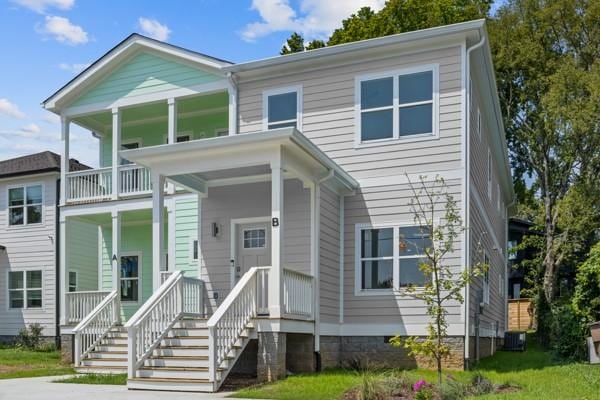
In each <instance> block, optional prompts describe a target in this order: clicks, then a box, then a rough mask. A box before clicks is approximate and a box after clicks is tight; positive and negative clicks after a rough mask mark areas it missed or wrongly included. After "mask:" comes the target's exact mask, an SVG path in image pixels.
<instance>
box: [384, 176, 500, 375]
mask: <svg viewBox="0 0 600 400" xmlns="http://www.w3.org/2000/svg"><path fill="white" fill-rule="evenodd" d="M407 178H408V175H407ZM408 181H409V185H410V188H411V190H412V197H411V201H410V208H411V211H412V214H413V217H414V222H415V224H416V225H417V226H418V227H419V229H420V234H421V235H422V236H430V237H431V240H430V241H429V243H428V244H426V245H425V258H424V259H423V260H422V261H421V262H420V264H419V269H420V270H421V272H423V274H424V275H425V276H431V281H429V282H427V283H426V284H425V286H424V287H420V288H415V287H414V286H408V287H407V288H403V289H401V290H400V293H401V294H403V295H409V296H412V297H414V298H416V299H419V300H422V301H423V302H424V303H425V305H426V307H427V315H429V317H430V321H429V323H428V324H427V336H426V337H425V338H421V337H409V338H407V339H403V338H402V337H401V336H395V337H393V338H392V339H391V340H390V343H391V344H392V345H394V346H404V347H405V348H407V349H409V351H410V355H412V356H417V355H422V356H425V357H430V358H433V359H434V360H435V364H436V367H437V377H438V385H441V384H442V363H443V361H444V359H445V358H447V357H448V356H449V355H450V347H449V346H448V344H447V343H446V342H445V341H444V339H445V338H446V337H447V336H448V331H447V330H448V322H447V320H446V317H447V315H448V303H459V304H462V303H463V302H464V298H463V296H462V291H463V289H464V287H465V286H466V285H467V284H468V283H469V282H471V280H472V279H473V278H475V277H478V276H481V275H482V274H483V273H484V272H485V271H486V270H487V269H488V268H489V266H488V265H484V264H481V263H477V264H476V265H474V266H472V267H470V268H464V269H463V268H459V271H457V268H456V267H454V266H452V265H449V264H448V258H449V257H448V256H450V255H451V254H452V252H453V251H454V250H455V245H456V241H457V240H459V239H460V235H461V234H462V233H463V232H464V230H465V228H464V226H463V221H462V218H461V217H460V209H459V208H458V206H457V204H456V200H454V198H453V196H452V195H451V194H449V190H448V186H447V185H446V183H445V182H444V179H443V178H441V177H436V179H435V181H434V182H433V183H430V182H426V181H425V177H423V176H421V177H420V182H419V186H418V187H415V186H414V185H413V183H412V182H411V181H410V179H409V180H408Z"/></svg>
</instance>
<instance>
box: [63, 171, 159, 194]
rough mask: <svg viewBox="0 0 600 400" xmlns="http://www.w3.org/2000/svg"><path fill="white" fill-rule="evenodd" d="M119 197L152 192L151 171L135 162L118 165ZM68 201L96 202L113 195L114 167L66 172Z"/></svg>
mask: <svg viewBox="0 0 600 400" xmlns="http://www.w3.org/2000/svg"><path fill="white" fill-rule="evenodd" d="M117 176H118V179H119V182H118V185H117V187H118V191H119V193H118V197H127V196H137V195H148V194H150V193H152V179H151V176H150V171H149V170H148V169H147V168H144V167H142V166H139V165H135V164H127V165H121V166H119V167H118V174H117ZM66 179H67V182H66V191H67V196H66V201H67V203H71V204H72V203H94V202H99V201H105V200H110V199H112V198H114V197H115V196H113V177H112V167H106V168H97V169H88V170H84V171H77V172H69V173H68V174H66Z"/></svg>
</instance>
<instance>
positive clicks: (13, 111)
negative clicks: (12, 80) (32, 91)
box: [0, 99, 26, 119]
mask: <svg viewBox="0 0 600 400" xmlns="http://www.w3.org/2000/svg"><path fill="white" fill-rule="evenodd" d="M0 113H2V114H5V115H8V116H9V117H13V118H17V119H23V118H25V117H26V115H25V113H24V112H23V111H21V110H20V109H19V107H18V106H17V105H16V104H14V103H11V102H10V101H8V99H0Z"/></svg>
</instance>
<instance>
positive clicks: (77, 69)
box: [58, 63, 90, 74]
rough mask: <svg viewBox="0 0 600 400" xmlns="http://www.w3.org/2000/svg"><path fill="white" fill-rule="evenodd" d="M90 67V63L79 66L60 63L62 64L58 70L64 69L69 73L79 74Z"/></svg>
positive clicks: (77, 64)
mask: <svg viewBox="0 0 600 400" xmlns="http://www.w3.org/2000/svg"><path fill="white" fill-rule="evenodd" d="M89 66H90V64H89V63H81V64H79V63H74V64H69V63H60V64H58V68H60V69H62V70H63V71H69V72H71V73H73V74H78V73H80V72H81V71H83V70H84V69H86V68H87V67H89Z"/></svg>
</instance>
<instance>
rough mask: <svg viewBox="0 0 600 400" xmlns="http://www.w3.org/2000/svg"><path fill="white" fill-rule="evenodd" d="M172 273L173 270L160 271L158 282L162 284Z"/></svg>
mask: <svg viewBox="0 0 600 400" xmlns="http://www.w3.org/2000/svg"><path fill="white" fill-rule="evenodd" d="M171 275H173V271H160V284H161V285H162V284H163V283H165V282H166V281H167V279H169V277H170V276H171Z"/></svg>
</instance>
